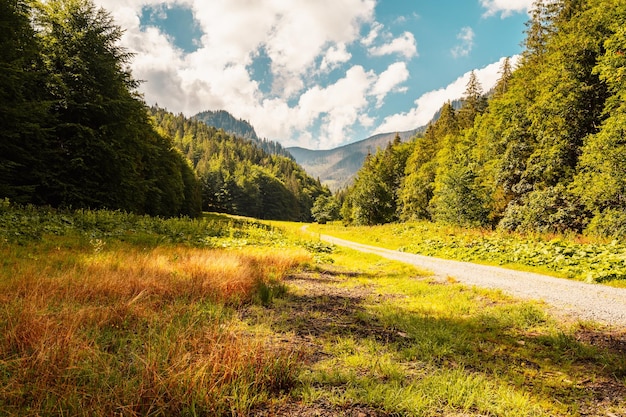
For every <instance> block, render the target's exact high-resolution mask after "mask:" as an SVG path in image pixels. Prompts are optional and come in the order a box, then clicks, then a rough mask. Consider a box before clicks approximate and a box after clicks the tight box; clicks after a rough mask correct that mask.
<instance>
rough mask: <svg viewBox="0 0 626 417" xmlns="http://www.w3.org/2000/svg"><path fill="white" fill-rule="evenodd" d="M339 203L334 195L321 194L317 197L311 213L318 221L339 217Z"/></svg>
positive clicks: (328, 220)
mask: <svg viewBox="0 0 626 417" xmlns="http://www.w3.org/2000/svg"><path fill="white" fill-rule="evenodd" d="M339 209H340V207H339V203H338V202H337V199H336V198H334V197H332V196H326V195H321V196H319V197H317V199H316V200H315V203H313V207H312V208H311V215H312V216H313V218H314V219H315V221H316V222H318V223H326V222H331V221H334V220H338V219H339Z"/></svg>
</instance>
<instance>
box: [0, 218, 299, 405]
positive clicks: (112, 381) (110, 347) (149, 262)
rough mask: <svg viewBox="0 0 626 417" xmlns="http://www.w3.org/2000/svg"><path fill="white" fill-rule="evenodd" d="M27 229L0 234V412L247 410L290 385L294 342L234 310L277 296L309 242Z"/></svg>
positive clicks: (296, 360)
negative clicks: (258, 328)
mask: <svg viewBox="0 0 626 417" xmlns="http://www.w3.org/2000/svg"><path fill="white" fill-rule="evenodd" d="M158 221H159V220H152V222H153V223H157V222H158ZM229 221H230V220H229ZM180 225H181V229H184V223H182V222H180ZM26 226H28V227H30V225H29V224H27V223H26V222H24V227H22V226H20V227H21V228H22V230H23V229H26ZM156 226H157V227H159V226H158V224H157V225H156ZM151 227H152V226H151ZM194 227H196V226H194ZM245 227H248V226H244V227H241V228H240V229H239V231H237V230H235V229H233V230H232V233H228V234H225V236H224V238H223V241H224V242H232V241H233V240H232V236H233V233H237V236H235V237H237V238H239V236H242V237H244V238H249V237H250V236H253V235H254V234H255V233H257V232H256V229H257V227H256V226H252V229H253V230H252V231H250V230H246V229H245ZM197 228H202V226H201V225H198V226H197ZM77 232H78V233H77ZM168 233H169V232H168ZM21 236H22V237H21V239H20V242H19V243H17V244H15V243H9V242H7V241H5V242H4V243H0V259H2V261H1V262H2V263H1V266H2V267H1V268H0V305H1V306H2V307H1V308H0V415H127V416H133V415H136V416H139V415H141V416H144V415H155V416H157V415H158V416H165V415H185V414H186V415H197V414H200V415H246V414H247V413H248V412H249V411H250V410H251V409H252V408H253V407H256V406H259V405H260V404H264V403H266V402H267V401H269V400H270V399H271V398H273V397H275V396H279V395H282V394H281V393H284V392H286V391H287V390H289V389H290V388H291V387H292V386H293V385H294V383H295V382H296V376H297V373H298V370H299V369H300V367H301V363H300V355H301V353H300V352H299V350H298V349H295V348H294V349H292V348H289V347H284V346H283V347H279V346H275V345H274V344H273V343H272V342H271V340H269V339H266V338H265V337H263V336H261V335H257V336H255V335H254V334H253V333H252V332H250V331H248V330H247V326H246V325H245V324H244V323H243V322H242V321H241V320H240V319H239V317H238V313H237V311H238V309H239V308H240V307H241V306H244V305H247V304H250V303H254V302H261V303H265V304H267V303H269V302H271V298H272V294H273V293H272V291H274V292H275V291H276V288H277V287H280V282H281V281H282V279H283V278H284V276H285V275H286V274H288V273H289V272H290V271H292V270H294V268H297V267H298V266H299V265H301V264H303V263H306V262H309V259H310V256H309V255H308V254H307V253H306V251H305V250H304V249H301V248H300V249H298V248H297V247H295V246H291V247H281V248H280V249H272V248H271V247H269V246H265V247H255V246H249V247H247V249H246V250H242V249H202V248H194V247H190V246H189V245H188V244H185V245H176V244H172V243H171V241H170V243H169V244H167V245H165V246H154V245H147V246H146V242H147V240H146V239H143V240H141V242H140V243H139V244H138V241H137V240H136V239H131V240H132V243H124V242H123V241H122V240H120V239H119V238H113V237H111V236H106V235H105V236H103V237H102V238H99V237H98V238H87V237H85V235H83V234H82V233H80V230H76V229H68V230H67V231H64V230H62V233H59V234H58V235H41V237H40V239H41V240H40V239H38V238H36V237H34V238H33V237H28V236H26V237H25V235H23V234H22V235H21ZM149 236H154V237H155V239H152V238H151V239H149V241H150V242H152V241H153V240H155V241H158V240H159V238H158V236H159V235H158V232H157V233H155V232H150V233H149ZM123 240H128V239H123ZM227 246H229V247H232V246H233V245H231V244H228V245H227ZM267 291H270V293H269V294H268V293H267Z"/></svg>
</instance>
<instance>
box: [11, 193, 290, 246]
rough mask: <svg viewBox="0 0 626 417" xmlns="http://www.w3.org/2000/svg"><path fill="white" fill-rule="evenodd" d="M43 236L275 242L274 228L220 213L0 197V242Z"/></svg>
mask: <svg viewBox="0 0 626 417" xmlns="http://www.w3.org/2000/svg"><path fill="white" fill-rule="evenodd" d="M46 236H70V237H78V238H80V239H81V240H82V241H83V242H90V241H93V240H94V239H96V240H103V241H104V242H106V241H108V240H122V241H125V242H130V243H133V244H139V245H144V246H148V247H154V246H158V245H168V244H184V245H188V246H193V247H207V248H211V247H242V246H255V245H279V246H280V245H281V244H282V243H281V242H283V243H284V240H285V239H284V237H282V235H281V234H280V232H279V231H277V230H275V229H272V228H271V227H269V226H267V225H264V224H262V223H259V222H256V221H251V220H245V219H241V220H237V219H232V218H226V217H224V216H215V215H214V216H209V217H206V218H199V219H190V218H185V217H182V218H170V219H163V218H159V217H153V216H147V215H138V214H133V213H127V212H121V211H110V210H87V209H85V210H56V209H51V208H45V207H36V206H18V205H15V204H11V203H10V202H9V201H8V200H0V244H15V243H17V244H22V245H23V244H27V243H29V242H32V241H39V240H41V239H45V238H46Z"/></svg>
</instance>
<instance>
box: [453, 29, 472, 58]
mask: <svg viewBox="0 0 626 417" xmlns="http://www.w3.org/2000/svg"><path fill="white" fill-rule="evenodd" d="M474 36H475V35H474V30H473V29H472V28H471V27H469V26H466V27H464V28H461V31H460V32H459V34H458V35H456V38H457V39H458V40H460V41H461V43H460V44H459V45H457V46H455V47H454V48H452V50H451V51H450V52H451V53H452V56H453V57H454V58H459V57H464V56H468V55H469V53H470V52H472V48H473V47H474Z"/></svg>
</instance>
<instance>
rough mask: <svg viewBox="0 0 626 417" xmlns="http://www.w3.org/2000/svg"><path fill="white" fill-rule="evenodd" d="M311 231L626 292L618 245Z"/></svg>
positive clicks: (437, 230) (413, 226)
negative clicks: (620, 288) (622, 288)
mask: <svg viewBox="0 0 626 417" xmlns="http://www.w3.org/2000/svg"><path fill="white" fill-rule="evenodd" d="M308 230H309V231H310V232H311V235H312V236H315V235H317V236H319V234H329V235H333V236H336V237H339V238H343V239H347V240H352V241H355V242H359V243H364V244H369V245H374V246H380V247H384V248H387V249H392V250H400V251H404V252H409V253H418V254H422V255H428V256H436V257H440V258H444V259H455V260H460V261H469V262H477V263H482V264H487V265H496V266H505V267H507V268H512V269H517V270H522V271H531V272H538V273H542V274H547V275H553V276H556V277H562V278H573V279H577V280H582V281H587V282H598V283H603V284H607V285H611V286H616V287H626V245H624V244H623V242H618V241H607V240H606V239H599V238H592V237H587V236H579V235H565V236H557V235H540V234H536V235H531V234H525V235H521V234H515V233H509V232H502V231H491V230H486V229H465V228H460V227H455V226H448V225H441V224H437V223H431V222H426V221H423V222H414V223H400V224H386V225H379V226H358V227H357V226H350V227H346V226H343V225H341V224H338V223H335V224H327V225H317V224H315V225H311V226H310V227H309V228H308Z"/></svg>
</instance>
